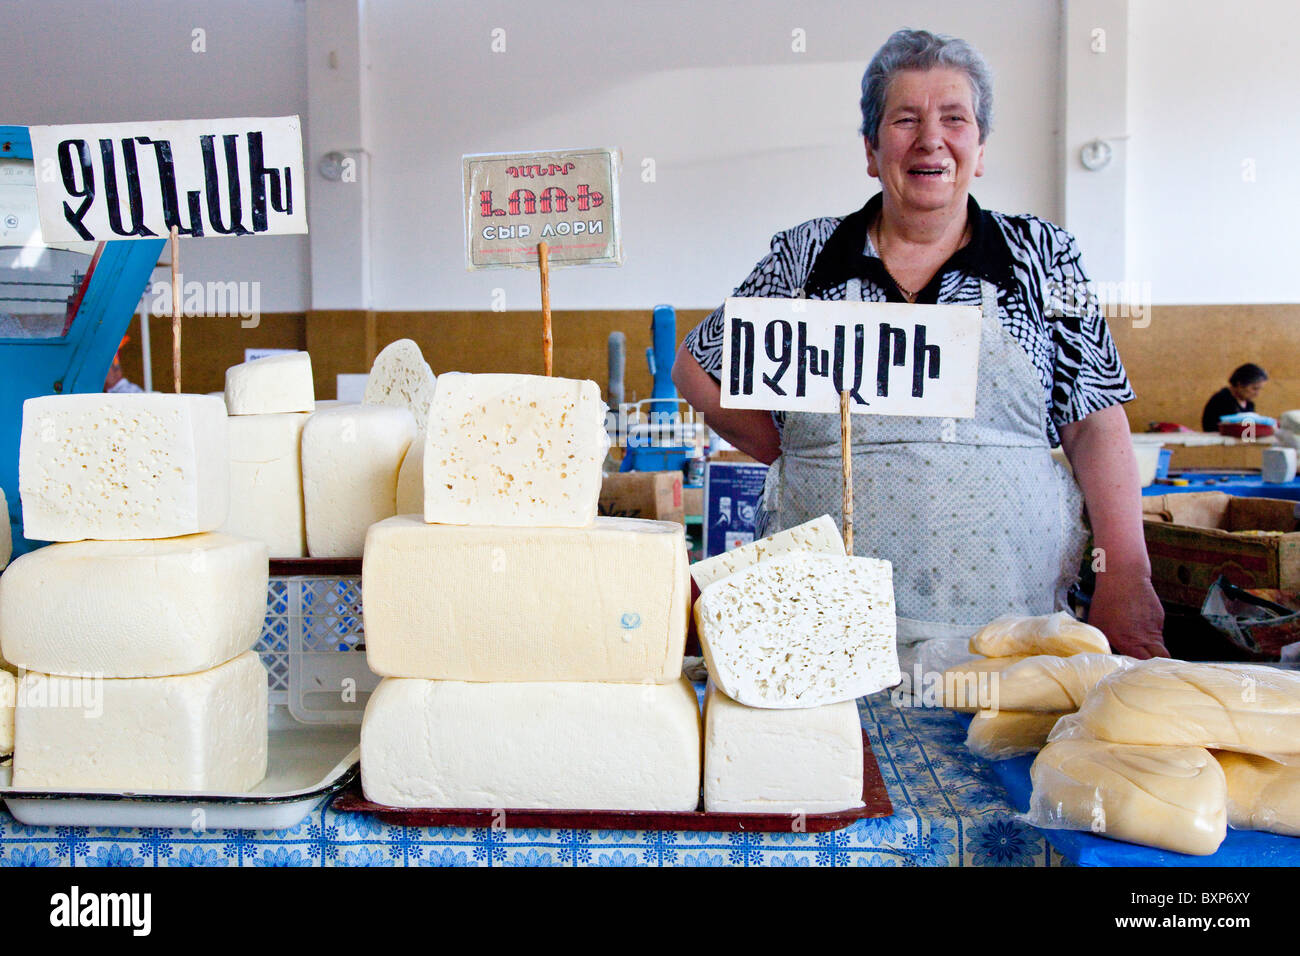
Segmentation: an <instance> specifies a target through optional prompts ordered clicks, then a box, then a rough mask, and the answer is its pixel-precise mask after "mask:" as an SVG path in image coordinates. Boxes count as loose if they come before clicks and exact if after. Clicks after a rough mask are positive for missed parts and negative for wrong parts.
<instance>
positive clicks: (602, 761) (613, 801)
mask: <svg viewBox="0 0 1300 956" xmlns="http://www.w3.org/2000/svg"><path fill="white" fill-rule="evenodd" d="M361 787H362V790H363V791H364V792H365V795H366V799H368V800H372V801H374V802H375V803H379V804H383V805H385V806H390V807H479V808H496V809H501V810H512V809H514V810H525V809H548V810H579V809H588V810H670V811H691V810H695V809H696V808H697V806H698V803H699V795H700V711H699V705H698V703H697V702H696V698H695V689H694V688H693V687H692V686H691V684H690V682H689V681H687V680H686V679H685V678H680V677H679V678H677V679H676V680H674V681H671V682H669V683H666V684H608V683H548V682H531V683H520V684H501V683H486V684H484V683H466V682H461V681H435V680H403V679H399V678H391V677H390V678H386V679H385V680H383V681H381V682H380V684H379V687H377V688H376V689H375V692H374V693H373V694H371V696H370V700H369V701H368V702H367V703H366V714H365V718H364V720H363V721H362V724H361ZM506 825H507V826H509V822H508V821H507V823H506Z"/></svg>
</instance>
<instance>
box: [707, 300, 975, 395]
mask: <svg viewBox="0 0 1300 956" xmlns="http://www.w3.org/2000/svg"><path fill="white" fill-rule="evenodd" d="M723 308H724V310H725V312H724V314H723V321H724V323H725V324H724V329H723V339H722V406H723V407H724V408H761V409H768V410H772V411H800V412H838V411H839V410H840V393H841V392H843V391H847V392H848V393H849V406H850V409H851V410H852V411H853V412H855V413H863V414H870V415H908V416H916V417H922V418H929V417H935V418H973V417H974V416H975V383H976V380H977V377H978V375H979V353H980V326H981V315H980V310H979V309H978V308H976V307H974V306H966V305H908V304H906V303H902V302H852V301H849V302H827V301H822V300H820V299H759V298H741V297H732V298H729V299H727V301H726V302H725V304H724V306H723Z"/></svg>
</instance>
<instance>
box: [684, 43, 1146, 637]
mask: <svg viewBox="0 0 1300 956" xmlns="http://www.w3.org/2000/svg"><path fill="white" fill-rule="evenodd" d="M861 105H862V130H861V132H862V133H863V136H864V140H865V143H866V154H867V172H868V174H869V175H871V176H873V177H875V178H877V179H879V180H880V187H881V188H880V192H879V193H878V194H877V195H875V196H873V197H872V198H871V199H870V200H869V201H868V202H867V204H866V205H865V206H864V207H863V208H862V209H860V210H858V211H857V212H855V213H852V214H850V215H847V216H843V217H827V218H823V219H813V220H810V221H809V222H805V223H803V224H801V225H798V226H795V227H794V228H793V229H789V230H786V231H785V232H781V233H778V234H777V235H776V236H775V237H774V238H773V239H772V248H771V253H770V254H769V255H768V256H766V257H765V258H764V259H763V260H762V261H760V262H759V263H758V265H757V266H755V268H754V271H753V272H752V273H750V275H749V277H748V278H747V279H746V280H745V281H744V282H743V283H742V284H741V285H740V286H739V288H737V289H736V291H735V294H736V295H737V296H762V297H787V296H800V295H806V296H807V297H809V298H815V299H840V300H843V299H849V300H860V301H872V302H911V303H935V302H941V303H953V304H961V305H976V306H980V307H981V309H982V313H983V326H982V333H981V343H980V350H981V354H980V361H979V381H978V384H977V391H976V413H975V417H974V418H973V419H962V420H959V421H957V422H956V428H955V431H954V430H953V428H952V422H951V421H949V422H947V423H945V422H943V421H942V420H939V419H925V418H895V417H885V416H867V415H858V416H855V417H854V421H853V474H854V528H855V544H856V550H857V551H858V552H859V553H861V554H866V555H871V556H874V557H880V558H886V559H888V560H890V561H891V562H893V565H894V589H895V597H896V602H897V607H898V618H899V625H898V626H899V641H900V643H901V644H907V643H914V642H918V641H921V640H926V639H930V638H941V637H948V638H961V637H966V636H969V635H970V634H971V633H972V632H973V631H974V630H976V629H977V628H978V627H980V626H982V625H983V624H985V623H987V622H988V621H990V620H992V619H993V618H995V617H998V616H1000V615H1003V614H1046V613H1050V612H1052V611H1055V610H1058V609H1060V608H1063V607H1064V606H1065V605H1064V595H1065V591H1066V590H1067V589H1068V587H1069V585H1070V584H1071V583H1072V582H1073V581H1074V579H1075V578H1076V576H1077V572H1078V569H1079V565H1080V559H1081V558H1082V557H1083V549H1084V545H1085V543H1086V538H1087V530H1086V528H1085V526H1084V524H1083V506H1084V504H1085V503H1086V506H1087V515H1088V519H1089V522H1090V524H1091V528H1092V534H1093V538H1094V548H1098V549H1101V552H1100V553H1098V554H1097V555H1096V560H1095V561H1094V566H1095V567H1096V568H1097V570H1098V572H1099V573H1098V574H1097V586H1096V590H1095V593H1094V596H1093V600H1092V605H1091V611H1090V615H1089V620H1090V622H1091V623H1093V624H1095V625H1096V626H1097V627H1099V628H1101V629H1102V630H1103V631H1104V632H1105V633H1106V635H1107V637H1108V638H1109V639H1110V642H1111V646H1112V647H1113V648H1114V650H1115V651H1117V652H1119V653H1125V654H1131V655H1133V656H1135V657H1140V658H1145V657H1151V656H1167V652H1166V650H1165V647H1164V644H1163V642H1162V639H1161V627H1162V623H1163V612H1162V610H1161V607H1160V602H1159V600H1158V599H1157V597H1156V595H1155V592H1154V590H1153V589H1152V587H1151V568H1150V564H1149V562H1148V559H1147V553H1146V544H1145V541H1144V539H1143V534H1142V516H1141V506H1140V496H1139V495H1140V493H1139V487H1138V475H1137V466H1136V464H1135V461H1134V457H1133V450H1132V444H1131V441H1130V438H1129V428H1128V421H1127V418H1126V416H1125V414H1124V411H1123V408H1122V407H1121V403H1123V402H1126V401H1129V400H1131V399H1132V398H1133V392H1132V389H1131V388H1130V387H1129V382H1128V377H1127V375H1126V373H1125V371H1124V367H1123V365H1122V364H1121V363H1120V359H1119V355H1118V352H1117V351H1116V348H1115V344H1114V342H1113V341H1112V339H1111V336H1110V332H1109V330H1108V329H1107V327H1106V323H1105V321H1104V319H1103V318H1102V316H1101V314H1100V310H1099V308H1097V306H1096V302H1095V299H1092V298H1090V300H1089V301H1088V302H1080V300H1081V299H1082V298H1083V297H1079V296H1072V295H1060V294H1056V295H1053V290H1054V289H1058V290H1059V289H1061V288H1068V287H1071V284H1077V283H1080V282H1086V281H1087V276H1086V275H1085V274H1084V271H1083V266H1082V263H1081V261H1080V254H1079V250H1078V247H1077V246H1076V244H1075V240H1074V237H1073V236H1071V235H1070V234H1069V233H1068V232H1066V231H1065V230H1063V229H1061V228H1059V227H1058V226H1055V225H1053V224H1052V223H1050V222H1047V221H1045V220H1042V219H1039V218H1037V217H1036V216H1031V215H1020V216H1009V215H1005V214H1003V213H999V212H993V211H991V210H985V209H981V208H980V206H979V205H978V204H977V203H976V202H975V200H974V198H972V197H971V195H970V193H969V189H970V183H971V180H972V179H973V178H974V177H976V176H980V175H983V172H984V142H985V139H986V137H987V135H988V132H989V123H990V117H991V113H992V85H991V79H990V75H989V70H988V67H987V65H986V64H985V62H984V60H983V58H982V57H981V56H980V55H979V53H977V52H976V51H975V50H974V49H972V48H971V47H970V46H969V45H968V44H967V43H965V42H964V41H962V40H959V39H954V38H951V37H945V36H941V35H935V34H931V33H927V32H925V31H911V30H904V31H899V32H898V33H895V34H894V35H893V36H891V37H890V38H889V40H888V41H887V42H886V43H885V45H884V46H882V47H881V48H880V50H879V51H878V52H877V53H876V55H875V57H874V58H873V59H872V61H871V63H870V65H869V66H868V67H867V71H866V74H865V75H864V76H863V78H862V101H861ZM1062 302H1068V303H1076V302H1079V303H1080V304H1079V305H1078V306H1077V307H1076V306H1074V305H1070V304H1067V305H1062V304H1061V303H1062ZM722 329H723V322H722V309H718V310H717V311H716V312H714V313H713V314H712V315H710V316H709V317H708V318H707V319H706V320H705V321H704V322H703V323H701V324H700V325H699V326H698V327H696V328H695V329H694V330H692V331H691V333H690V334H689V335H688V336H687V337H686V340H685V341H684V342H683V343H682V347H681V349H680V351H679V352H678V355H677V361H676V365H675V367H674V370H673V379H674V381H675V382H676V384H677V387H678V388H679V389H680V390H681V393H682V395H683V396H685V398H686V399H687V400H688V401H689V402H690V403H691V404H692V405H693V406H694V407H695V408H697V409H698V410H700V411H702V412H703V413H704V415H705V418H706V420H707V421H708V423H709V424H710V425H711V426H712V427H713V428H714V430H716V431H717V432H718V433H719V434H721V435H722V436H723V437H724V438H726V439H727V440H729V441H730V442H731V443H732V444H734V445H735V446H736V447H737V448H740V449H741V450H743V451H745V452H747V453H749V454H751V455H753V456H754V457H755V458H757V459H758V460H760V461H763V462H767V463H769V464H772V468H771V469H770V470H769V474H768V479H767V486H766V488H765V490H764V510H765V519H766V522H767V525H766V530H767V531H768V532H769V533H770V532H773V531H778V530H781V529H783V528H787V527H790V526H792V525H795V524H799V523H801V522H803V521H807V520H810V519H812V518H814V517H816V516H817V515H820V514H824V513H828V514H831V515H832V516H834V517H836V519H837V520H838V518H839V514H840V502H841V485H840V482H841V480H842V479H841V473H840V466H839V443H840V433H839V417H838V416H837V415H833V414H823V413H802V412H800V413H794V412H791V413H786V414H784V415H781V414H773V413H770V412H764V411H756V410H752V409H751V410H740V409H724V408H722V407H721V405H720V403H719V396H720V389H719V374H720V370H721V367H722V354H721V352H722ZM945 428H946V431H945ZM1057 444H1060V445H1061V446H1062V447H1063V448H1064V450H1065V454H1066V455H1067V457H1068V458H1069V460H1070V462H1071V464H1072V466H1073V470H1074V478H1071V477H1070V476H1069V475H1068V473H1067V472H1066V471H1065V469H1064V468H1062V467H1061V466H1060V465H1058V464H1056V463H1055V462H1054V461H1053V460H1052V457H1051V448H1052V447H1053V446H1054V445H1057ZM1076 481H1077V483H1076ZM1080 491H1082V495H1080Z"/></svg>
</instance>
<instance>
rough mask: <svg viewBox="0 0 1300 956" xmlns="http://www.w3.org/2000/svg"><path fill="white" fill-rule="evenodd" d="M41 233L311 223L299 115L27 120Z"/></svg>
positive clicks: (228, 229) (197, 231)
mask: <svg viewBox="0 0 1300 956" xmlns="http://www.w3.org/2000/svg"><path fill="white" fill-rule="evenodd" d="M30 133H31V139H32V162H33V167H34V169H35V172H36V203H37V207H38V209H39V210H40V218H41V233H42V235H43V236H44V238H45V240H46V241H47V242H75V241H97V240H103V239H149V238H154V237H164V236H166V235H167V234H168V232H169V231H170V229H171V227H172V226H173V225H175V226H176V227H177V232H178V233H179V234H180V235H182V236H194V237H199V236H264V235H279V234H284V233H303V232H306V231H307V206H306V196H305V193H304V189H303V165H302V133H301V127H300V124H299V122H298V117H297V116H280V117H260V118H252V119H212V120H181V121H178V122H162V123H143V122H142V123H89V124H78V125H74V126H33V127H31V128H30Z"/></svg>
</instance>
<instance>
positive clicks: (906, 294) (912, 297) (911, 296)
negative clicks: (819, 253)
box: [872, 217, 970, 303]
mask: <svg viewBox="0 0 1300 956" xmlns="http://www.w3.org/2000/svg"><path fill="white" fill-rule="evenodd" d="M872 228H873V229H875V230H876V238H875V239H874V240H872V241H873V242H874V244H875V247H876V255H877V256H878V257H879V258H880V267H881V268H882V269H884V270H885V275H887V276H889V278H890V280H891V281H893V283H894V285H896V286H897V287H898V291H899V292H901V293H902V294H903V298H904V299H906V300H907V301H908V302H910V303H914V302H915V301H916V297H917V296H918V295H920V294H921V292H922V291H923V290H924V288H925V286H922V287H921V288H920V289H917V290H916V291H915V292H913V291H911V290H910V289H907V288H905V287H904V286H903V283H901V282H899V281H898V279H897V278H895V277H894V274H893V273H892V272H890V271H889V266H887V265H886V264H885V251H884V249H882V248H881V247H880V219H879V217H877V219H876V221H875V222H874V223H872ZM969 231H970V223H969V222H967V223H966V226H965V228H964V229H962V233H961V239H959V240H958V242H957V248H958V249H960V248H961V247H962V246H963V245H965V244H966V234H967V233H968V232H969ZM931 278H933V277H931Z"/></svg>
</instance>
